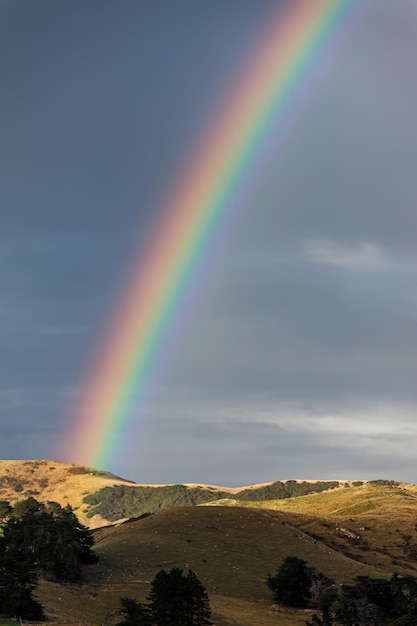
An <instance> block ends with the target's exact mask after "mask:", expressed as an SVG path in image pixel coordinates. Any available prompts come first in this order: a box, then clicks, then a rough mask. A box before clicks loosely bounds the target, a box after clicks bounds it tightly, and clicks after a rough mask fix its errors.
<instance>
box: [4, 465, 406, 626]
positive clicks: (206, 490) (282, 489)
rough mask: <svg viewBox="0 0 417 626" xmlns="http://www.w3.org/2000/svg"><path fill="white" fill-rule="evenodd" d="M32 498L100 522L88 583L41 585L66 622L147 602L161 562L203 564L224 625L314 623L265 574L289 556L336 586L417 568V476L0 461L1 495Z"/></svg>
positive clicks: (95, 619) (49, 609)
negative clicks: (123, 601) (277, 595)
mask: <svg viewBox="0 0 417 626" xmlns="http://www.w3.org/2000/svg"><path fill="white" fill-rule="evenodd" d="M297 494H300V495H297ZM277 495H278V496H279V497H277ZM30 496H32V497H34V498H36V499H37V500H39V501H40V502H48V501H55V502H58V503H59V504H61V505H62V506H65V505H66V504H68V503H69V504H70V505H71V506H72V508H73V509H74V512H75V513H76V515H77V516H78V518H79V519H80V521H81V522H82V523H83V524H85V525H86V526H89V527H90V528H91V529H93V531H94V538H95V548H94V550H95V552H96V553H97V555H98V556H99V559H100V560H99V562H98V563H97V564H94V565H88V566H85V568H84V576H83V584H81V585H80V584H77V585H73V584H58V583H54V582H50V581H49V582H48V581H41V583H40V585H39V587H38V589H37V592H36V593H37V596H38V598H39V600H40V601H41V603H42V605H43V606H44V607H45V612H46V614H47V616H48V620H49V623H51V624H57V625H60V626H65V625H66V626H73V625H75V624H78V625H80V624H85V625H92V626H93V625H99V624H106V625H108V626H111V625H113V624H115V623H116V622H117V621H120V616H118V613H117V608H118V605H119V598H120V597H122V596H128V597H132V598H135V599H137V600H139V601H141V602H143V601H145V600H146V597H147V595H148V593H149V589H150V581H151V580H152V579H153V577H154V576H155V574H156V573H157V572H158V571H159V570H160V569H162V568H163V569H166V570H170V569H171V568H173V567H179V568H181V569H184V570H187V569H188V568H190V569H192V570H193V571H194V572H195V573H196V574H197V576H198V578H199V579H200V580H201V582H202V583H203V585H204V586H205V587H206V589H207V592H208V594H209V597H210V603H211V607H212V612H213V614H212V622H213V624H215V625H217V626H231V625H235V626H236V625H237V626H270V625H271V626H272V625H273V624H282V625H283V626H292V625H293V626H298V625H299V626H301V625H302V626H304V625H305V623H306V620H307V619H310V618H311V615H312V613H313V611H309V610H301V611H300V610H298V611H297V610H289V609H286V608H284V607H281V606H279V605H277V604H274V602H273V600H272V596H271V592H270V590H269V589H268V587H267V585H266V583H265V581H266V578H267V576H268V574H269V573H274V572H275V571H276V570H277V568H278V567H279V566H280V564H281V563H282V561H283V560H284V559H285V557H287V556H297V557H299V558H302V559H305V560H306V561H307V562H308V564H309V565H311V566H313V567H315V568H317V569H318V570H319V571H321V572H323V573H324V574H326V575H327V576H329V577H330V578H332V579H334V580H335V582H336V583H337V584H341V583H346V582H350V581H352V580H353V579H354V578H355V577H356V576H370V577H373V578H388V577H390V576H391V575H392V574H394V573H398V574H399V575H400V576H401V575H411V576H414V577H417V486H415V485H410V484H407V483H398V482H395V481H390V480H380V481H365V480H364V481H349V480H343V481H314V480H306V481H302V480H292V481H276V482H273V483H268V484H264V485H255V486H251V487H243V488H241V489H227V488H224V487H218V486H207V485H195V484H190V485H164V486H160V485H159V486H157V485H154V486H145V485H137V484H135V483H133V482H130V481H128V480H124V479H122V478H119V477H117V476H113V475H112V474H109V473H107V472H103V471H100V470H97V469H93V468H86V467H81V466H77V465H71V464H66V463H61V462H55V461H0V499H1V500H7V501H9V502H10V503H11V504H14V503H15V502H17V501H19V500H22V499H25V498H28V497H30ZM135 498H136V500H135ZM112 503H113V505H114V509H112ZM136 505H137V508H136V509H135V506H136ZM146 507H148V510H144V508H145V509H146ZM152 509H153V510H152ZM135 511H136V514H134V512H135ZM121 513H123V515H121ZM126 513H128V514H126ZM119 515H120V517H119Z"/></svg>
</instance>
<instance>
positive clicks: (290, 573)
mask: <svg viewBox="0 0 417 626" xmlns="http://www.w3.org/2000/svg"><path fill="white" fill-rule="evenodd" d="M267 583H268V586H269V588H270V589H271V591H272V592H273V596H274V600H275V601H276V602H279V603H281V604H284V605H285V606H291V607H295V608H314V609H318V610H320V611H321V613H322V614H321V617H319V616H318V615H317V614H315V615H313V618H312V621H311V622H306V625H307V626H333V624H340V625H341V626H369V625H371V624H372V625H374V624H378V625H384V624H386V625H393V624H398V625H399V624H402V625H403V626H406V625H407V626H410V625H411V624H413V626H414V625H416V626H417V579H416V578H414V577H413V576H398V575H397V574H394V575H393V576H391V578H389V579H385V578H371V577H369V576H358V577H357V578H356V579H355V580H354V582H353V584H350V585H348V584H344V585H339V586H336V585H335V583H334V581H333V580H331V579H330V578H328V577H327V576H325V575H324V574H322V573H321V572H318V571H317V570H316V569H315V568H312V567H309V566H308V565H307V562H306V561H304V560H303V559H299V558H298V557H295V556H289V557H287V558H286V559H285V560H284V562H283V563H282V565H281V567H280V568H279V569H278V571H277V572H276V574H275V575H274V576H271V575H270V576H269V577H268V580H267Z"/></svg>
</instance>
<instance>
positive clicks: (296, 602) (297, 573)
mask: <svg viewBox="0 0 417 626" xmlns="http://www.w3.org/2000/svg"><path fill="white" fill-rule="evenodd" d="M313 572H314V570H313V569H312V568H311V567H308V565H307V562H306V561H304V560H303V559H299V558H298V557H296V556H287V557H286V558H285V559H284V562H283V563H282V565H281V566H280V567H279V568H278V571H277V573H276V574H275V576H271V575H269V576H268V579H267V584H268V587H269V588H270V589H271V591H272V593H273V595H274V600H275V602H279V603H281V604H284V605H285V606H291V607H294V608H306V607H308V605H309V602H310V600H311V595H312V594H311V585H312V580H313Z"/></svg>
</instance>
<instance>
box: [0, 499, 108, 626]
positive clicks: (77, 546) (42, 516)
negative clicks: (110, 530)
mask: <svg viewBox="0 0 417 626" xmlns="http://www.w3.org/2000/svg"><path fill="white" fill-rule="evenodd" d="M93 543H94V539H93V536H92V534H91V532H90V531H89V530H88V528H86V527H85V526H83V525H82V524H81V523H80V522H79V520H78V518H77V517H76V515H75V514H74V512H73V510H72V508H71V507H70V506H69V505H67V506H66V507H61V506H60V505H59V504H58V503H56V502H48V503H47V504H42V503H40V502H38V501H37V500H35V498H32V497H31V498H28V499H26V500H22V501H20V502H18V503H16V504H15V506H14V507H12V506H11V505H10V504H9V502H7V501H5V500H3V501H0V613H1V614H2V615H6V616H12V617H13V616H18V617H19V616H20V617H24V618H26V619H36V620H39V619H42V617H43V610H42V606H41V605H40V604H39V603H38V602H36V600H35V599H34V598H33V595H32V594H33V591H34V589H35V588H36V585H37V583H38V579H39V577H43V578H45V579H47V580H52V581H62V582H76V581H79V580H80V577H81V564H83V563H94V562H96V560H97V557H96V556H95V555H94V553H93V552H92V547H93Z"/></svg>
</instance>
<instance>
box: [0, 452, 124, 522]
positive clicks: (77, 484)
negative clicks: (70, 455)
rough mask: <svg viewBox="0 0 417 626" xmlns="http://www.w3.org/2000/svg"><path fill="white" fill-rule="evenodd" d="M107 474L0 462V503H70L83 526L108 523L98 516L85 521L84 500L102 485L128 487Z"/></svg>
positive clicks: (65, 465)
mask: <svg viewBox="0 0 417 626" xmlns="http://www.w3.org/2000/svg"><path fill="white" fill-rule="evenodd" d="M131 484H132V483H131V482H130V481H127V480H123V479H122V478H118V477H117V476H114V475H113V474H110V473H109V472H103V471H100V470H96V469H93V468H89V467H83V466H81V465H73V464H71V463H61V462H58V461H0V500H8V501H9V502H10V503H11V504H14V503H15V502H17V501H18V500H23V499H24V498H28V497H29V496H33V497H34V498H36V499H37V500H39V501H41V502H47V501H48V500H51V501H55V502H59V504H61V506H65V505H66V504H68V503H69V504H70V505H71V506H72V507H73V509H74V511H75V512H76V514H77V516H78V518H79V519H80V521H81V522H82V523H83V524H86V525H88V526H90V528H97V527H99V526H103V525H106V524H108V520H107V519H105V518H101V516H100V515H97V516H95V517H94V518H92V519H91V518H88V517H87V513H88V510H89V508H88V507H86V505H85V503H84V498H85V497H86V496H87V495H89V494H91V493H94V492H96V491H97V490H99V489H101V488H103V487H104V486H117V485H131Z"/></svg>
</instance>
